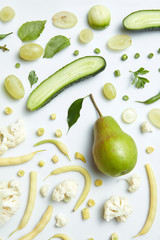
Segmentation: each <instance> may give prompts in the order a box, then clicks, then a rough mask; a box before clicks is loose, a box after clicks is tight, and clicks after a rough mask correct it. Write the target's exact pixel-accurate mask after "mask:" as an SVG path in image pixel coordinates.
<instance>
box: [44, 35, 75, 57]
mask: <svg viewBox="0 0 160 240" xmlns="http://www.w3.org/2000/svg"><path fill="white" fill-rule="evenodd" d="M70 44H71V43H70V40H69V39H68V38H67V37H65V36H62V35H58V36H55V37H53V38H51V39H50V40H49V42H48V43H47V46H46V48H45V52H44V56H43V57H44V58H52V57H53V56H54V55H55V54H56V53H58V52H60V51H61V50H62V49H64V48H66V47H68V46H69V45H70Z"/></svg>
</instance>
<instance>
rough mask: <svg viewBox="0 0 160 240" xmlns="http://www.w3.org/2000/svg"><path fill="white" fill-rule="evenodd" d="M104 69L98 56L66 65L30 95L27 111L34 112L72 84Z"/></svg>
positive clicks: (101, 58) (104, 63)
mask: <svg viewBox="0 0 160 240" xmlns="http://www.w3.org/2000/svg"><path fill="white" fill-rule="evenodd" d="M105 67H106V61H105V59H104V58H103V57H99V56H86V57H82V58H79V59H77V60H75V61H73V62H71V63H69V64H67V65H66V66H64V67H63V68H61V69H60V70H58V71H57V72H55V73H54V74H53V75H51V76H50V77H48V78H47V79H45V80H44V81H43V82H42V83H41V84H40V85H39V86H38V87H37V88H36V89H35V90H34V91H33V92H32V93H31V94H30V96H29V98H28V102H27V107H28V109H30V110H31V111H34V110H36V109H39V108H41V107H42V106H44V105H46V104H47V103H48V102H50V101H51V100H52V99H53V98H54V97H56V96H57V95H58V94H59V93H60V92H62V91H63V90H64V89H66V88H67V87H69V86H70V85H73V83H76V82H79V81H81V80H85V79H88V78H90V77H93V76H95V75H97V74H98V73H100V72H102V71H103V70H104V69H105Z"/></svg>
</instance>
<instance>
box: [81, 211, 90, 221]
mask: <svg viewBox="0 0 160 240" xmlns="http://www.w3.org/2000/svg"><path fill="white" fill-rule="evenodd" d="M82 218H83V220H87V219H88V218H90V213H89V208H84V209H82Z"/></svg>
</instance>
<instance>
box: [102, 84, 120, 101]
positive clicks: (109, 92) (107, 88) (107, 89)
mask: <svg viewBox="0 0 160 240" xmlns="http://www.w3.org/2000/svg"><path fill="white" fill-rule="evenodd" d="M103 93H104V96H105V97H106V98H107V99H110V100H111V99H114V98H115V97H116V95H117V93H116V89H115V87H114V85H113V84H112V83H106V84H105V85H104V86H103Z"/></svg>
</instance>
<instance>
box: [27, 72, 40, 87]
mask: <svg viewBox="0 0 160 240" xmlns="http://www.w3.org/2000/svg"><path fill="white" fill-rule="evenodd" d="M28 80H29V82H30V84H31V87H32V86H33V84H35V83H36V82H37V81H38V77H37V74H36V73H35V71H31V72H30V73H29V76H28Z"/></svg>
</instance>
